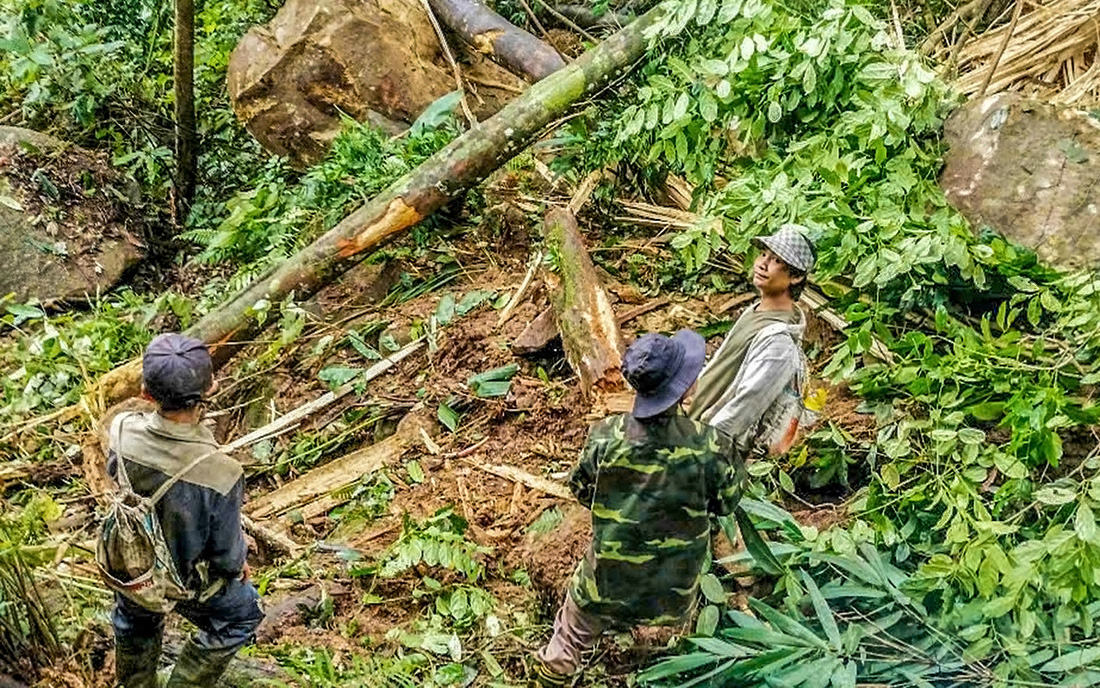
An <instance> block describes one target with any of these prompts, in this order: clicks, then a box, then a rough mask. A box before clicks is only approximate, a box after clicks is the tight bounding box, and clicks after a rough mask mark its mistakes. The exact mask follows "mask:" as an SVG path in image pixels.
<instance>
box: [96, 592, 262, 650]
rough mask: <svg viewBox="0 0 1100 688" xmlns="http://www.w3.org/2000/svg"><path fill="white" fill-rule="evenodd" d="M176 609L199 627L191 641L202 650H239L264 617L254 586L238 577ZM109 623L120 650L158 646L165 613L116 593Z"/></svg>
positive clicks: (177, 606) (162, 630)
mask: <svg viewBox="0 0 1100 688" xmlns="http://www.w3.org/2000/svg"><path fill="white" fill-rule="evenodd" d="M176 611H177V612H179V613H180V614H182V615H183V617H184V618H185V619H187V620H188V621H190V622H191V623H193V624H195V627H196V628H198V629H199V632H198V633H197V634H196V635H195V637H194V638H193V639H192V642H193V643H194V644H195V645H196V646H197V647H198V648H199V649H202V650H218V651H220V650H225V651H229V650H233V651H236V650H238V649H240V648H241V647H242V646H244V645H245V644H247V643H248V642H249V641H250V640H251V639H252V635H253V633H254V631H255V630H256V627H257V626H259V625H260V621H262V620H263V618H264V614H263V611H262V610H261V609H260V596H259V595H258V594H257V593H256V588H255V586H253V585H252V583H250V582H247V581H245V582H242V581H239V580H232V581H228V582H226V584H225V587H224V588H222V590H221V591H220V592H219V593H217V594H216V595H214V596H213V597H211V598H210V599H209V600H207V601H205V602H180V603H179V604H177V605H176ZM111 623H112V624H113V625H114V627H115V643H117V644H118V646H119V648H120V649H123V650H126V649H130V648H133V649H135V650H136V649H138V648H143V647H148V646H149V645H150V643H153V642H155V643H156V644H158V645H159V643H160V638H161V636H162V634H163V633H164V614H158V613H156V612H151V611H149V610H147V609H144V608H143V607H140V606H138V605H136V604H134V603H133V602H130V601H129V600H127V599H126V598H124V597H122V596H121V595H115V609H114V613H113V614H112V615H111Z"/></svg>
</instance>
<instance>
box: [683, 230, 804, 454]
mask: <svg viewBox="0 0 1100 688" xmlns="http://www.w3.org/2000/svg"><path fill="white" fill-rule="evenodd" d="M753 243H754V244H755V245H756V246H758V247H759V248H760V249H761V253H760V255H759V256H757V258H756V261H755V262H754V263H753V273H752V282H753V285H754V286H755V287H756V288H757V290H758V291H759V292H760V300H759V301H757V302H756V303H754V304H753V305H751V306H749V308H748V309H746V310H745V312H744V313H743V314H742V315H741V317H740V318H738V320H737V322H736V323H735V324H734V326H733V328H732V329H730V331H729V334H727V335H726V338H725V339H724V340H723V341H722V346H721V347H719V349H718V351H717V352H715V354H714V356H713V357H711V359H710V362H709V363H707V366H706V367H705V368H704V369H703V372H702V374H701V375H700V376H699V386H698V389H697V391H696V393H695V397H694V399H692V402H691V409H690V411H689V412H688V415H689V416H690V417H691V418H692V420H698V421H701V422H704V423H707V424H708V425H712V426H714V427H716V428H718V429H719V430H721V431H722V432H724V433H725V434H726V435H727V436H729V438H730V439H732V440H733V442H734V444H735V445H736V447H737V449H738V450H740V452H741V453H742V454H743V455H744V456H746V457H748V456H750V455H752V454H753V453H754V452H755V453H756V454H757V455H762V454H782V453H784V452H785V451H787V450H788V449H789V448H790V447H791V444H793V442H794V440H795V438H796V436H797V433H798V429H799V426H800V425H805V424H806V423H807V422H809V421H810V420H812V419H813V414H812V413H811V412H809V411H808V410H807V409H806V408H805V406H804V405H803V398H802V395H803V388H804V387H805V383H806V378H807V374H808V366H807V364H806V358H805V356H804V355H803V353H802V348H801V346H802V335H803V333H804V332H805V330H806V316H805V314H804V313H803V312H802V309H800V308H799V307H798V306H797V305H796V303H795V302H796V301H797V300H798V298H799V296H801V294H802V290H803V289H804V288H805V287H806V279H807V277H806V276H807V274H808V273H809V272H810V270H812V269H813V266H814V262H815V259H816V256H815V250H814V245H813V242H812V241H810V239H809V237H808V236H807V234H806V228H805V227H802V226H801V225H795V224H786V225H783V226H782V227H780V228H779V231H777V232H776V233H775V234H772V235H771V236H764V237H758V238H756V239H754V240H753Z"/></svg>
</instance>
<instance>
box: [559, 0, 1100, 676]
mask: <svg viewBox="0 0 1100 688" xmlns="http://www.w3.org/2000/svg"><path fill="white" fill-rule="evenodd" d="M658 34H659V35H657V36H655V40H657V41H658V45H663V44H662V43H661V41H665V40H667V47H661V48H658V50H656V51H655V52H654V53H653V56H652V57H651V59H650V61H649V62H648V63H647V64H646V65H645V66H644V67H643V68H642V70H641V75H640V76H639V77H638V78H637V79H635V80H634V81H633V82H632V83H631V84H630V85H629V86H628V87H626V88H625V89H624V91H623V93H622V94H621V98H620V99H618V100H616V101H613V102H612V103H610V104H608V105H607V106H605V107H603V108H602V109H600V110H599V111H597V112H596V113H595V115H596V116H595V118H594V120H592V121H594V123H591V122H592V121H590V122H589V123H587V124H585V123H581V124H578V125H577V126H578V127H583V126H587V127H588V128H589V131H588V132H587V134H586V135H588V136H591V137H593V138H595V139H596V140H597V141H598V142H599V145H598V146H595V147H588V148H586V149H585V150H584V151H583V152H581V153H579V155H580V156H581V157H582V161H583V163H584V164H586V165H589V166H595V165H601V164H607V163H609V162H611V163H620V164H622V163H629V164H633V165H647V166H650V176H651V178H654V177H657V176H658V175H656V174H654V168H659V169H663V170H665V171H667V172H675V173H679V174H682V175H684V176H685V177H687V178H688V179H689V180H691V181H692V182H694V183H696V184H698V185H699V187H698V188H699V190H700V191H699V193H698V194H697V206H698V208H699V211H700V212H701V213H702V214H703V215H704V216H705V217H706V218H708V219H706V220H704V221H702V222H700V223H699V225H698V226H697V227H696V228H694V229H693V230H690V231H687V232H683V233H681V234H680V235H678V236H677V237H676V238H675V239H674V240H673V246H674V247H676V248H677V250H678V251H679V253H680V255H681V257H682V258H683V262H684V265H685V267H686V268H687V269H688V270H691V271H697V270H702V269H705V268H706V266H707V265H708V261H709V260H710V259H711V257H712V255H714V254H715V252H717V251H719V250H723V249H729V250H733V251H738V252H740V251H744V250H746V249H747V248H748V247H749V240H750V239H751V237H752V236H755V235H756V234H760V233H765V232H768V231H770V230H774V229H775V228H776V227H777V226H778V225H779V224H781V223H783V222H788V221H797V222H800V223H802V224H805V225H807V226H809V227H810V228H811V230H812V231H813V232H814V233H815V234H816V235H817V238H818V246H819V253H820V262H819V267H818V270H817V273H816V277H817V279H818V280H819V281H822V282H824V283H825V285H826V289H827V291H828V292H829V293H830V294H831V295H832V296H834V297H835V298H836V304H838V305H839V307H841V308H842V309H843V312H844V314H845V316H846V317H847V319H848V320H849V322H851V323H852V326H851V328H850V329H849V331H848V338H847V341H846V342H844V343H843V344H842V345H841V346H840V347H839V348H838V349H837V350H836V351H835V352H833V355H832V358H831V362H830V363H829V365H828V366H827V368H826V369H825V374H826V375H827V376H830V377H832V378H833V379H835V380H837V381H844V382H847V383H848V385H849V386H850V388H851V389H852V390H853V391H854V392H856V393H858V394H859V395H861V396H863V397H864V400H865V401H864V404H863V409H864V410H866V411H868V412H869V413H873V414H874V415H873V417H869V422H871V423H874V424H875V432H874V437H873V439H872V440H856V439H854V438H852V437H851V435H849V434H847V433H845V432H844V431H843V430H842V429H841V428H839V427H831V428H826V429H825V431H823V432H819V433H817V434H816V435H815V436H814V438H813V441H812V442H811V446H810V448H809V454H808V456H807V455H806V454H805V453H804V454H802V455H801V456H795V457H794V458H793V459H791V460H789V461H788V462H787V463H776V462H763V463H760V464H757V465H755V466H754V467H753V473H754V474H756V475H757V476H758V477H761V478H764V479H765V480H766V481H767V482H768V484H772V485H775V486H777V487H779V489H780V490H787V491H790V490H794V489H795V482H796V480H797V479H798V478H799V477H800V475H799V474H800V473H807V472H812V471H814V470H821V469H822V468H823V467H827V468H828V470H829V471H831V472H830V473H829V476H839V475H846V474H847V469H846V467H847V466H848V465H856V466H860V467H865V468H866V469H870V471H871V476H870V481H869V484H867V485H866V486H865V487H864V488H863V489H862V490H860V492H859V493H858V494H857V495H856V498H855V499H854V501H853V502H852V503H851V504H850V510H851V512H852V513H853V514H854V515H855V517H856V518H855V520H854V521H853V522H852V524H851V525H850V526H849V527H848V528H846V529H836V530H835V531H831V532H828V533H824V534H821V536H820V537H816V538H815V541H814V542H813V544H812V546H811V549H813V550H814V551H815V552H818V553H821V554H822V555H825V554H828V553H834V554H841V555H851V554H853V553H854V551H855V549H854V548H855V547H856V546H857V544H859V543H868V544H873V545H875V546H877V547H880V548H882V549H883V550H884V551H887V552H889V553H890V554H891V556H892V557H893V559H894V561H895V562H896V563H897V564H898V565H899V566H901V567H903V568H905V569H906V570H907V571H908V572H909V573H908V574H907V577H906V580H905V581H904V583H903V587H904V588H905V589H906V590H907V594H909V595H912V596H913V600H915V603H916V604H918V605H920V606H921V608H922V609H925V610H927V616H926V617H925V619H926V621H927V623H928V624H929V625H930V627H931V628H934V629H935V631H936V632H937V633H948V634H950V637H952V638H954V639H955V640H956V641H958V642H962V643H963V645H964V646H965V657H966V658H967V660H968V661H982V662H984V663H985V664H986V665H988V666H989V667H991V670H990V672H988V673H987V674H986V675H985V676H984V678H983V679H982V681H980V682H985V683H998V682H1003V681H1007V680H1032V681H1039V680H1050V678H1051V677H1050V676H1048V675H1045V674H1044V675H1042V676H1040V673H1041V670H1044V667H1045V670H1048V671H1054V672H1055V673H1058V671H1056V670H1059V669H1060V670H1062V671H1067V672H1068V671H1070V670H1076V669H1078V668H1079V666H1087V665H1089V664H1091V663H1092V662H1093V661H1094V660H1095V659H1096V658H1095V657H1092V656H1091V655H1089V656H1086V657H1084V658H1083V659H1082V658H1080V657H1079V658H1078V659H1082V661H1079V662H1070V661H1068V660H1067V661H1061V662H1059V661H1052V662H1049V663H1047V664H1042V666H1040V663H1039V662H1038V660H1037V659H1036V656H1040V657H1047V660H1049V659H1050V657H1051V656H1053V655H1047V654H1040V655H1035V654H1034V653H1036V652H1040V653H1057V654H1062V655H1064V656H1067V657H1068V656H1071V655H1070V654H1066V653H1072V652H1073V651H1074V649H1075V644H1076V643H1078V642H1081V641H1083V640H1085V639H1087V638H1089V637H1090V636H1091V634H1092V631H1093V625H1094V622H1095V619H1096V612H1097V610H1096V609H1094V608H1093V607H1092V606H1091V604H1090V603H1091V600H1092V599H1093V598H1094V596H1095V595H1096V593H1097V591H1098V587H1097V586H1098V584H1100V578H1098V577H1097V575H1096V570H1097V568H1096V567H1097V566H1098V565H1100V536H1098V534H1097V533H1098V531H1097V529H1096V526H1095V522H1094V518H1093V511H1094V509H1095V508H1096V506H1097V502H1096V501H1095V497H1094V496H1093V494H1091V493H1090V490H1094V489H1095V488H1094V486H1093V485H1092V483H1090V482H1088V481H1087V480H1086V479H1085V477H1087V476H1088V475H1089V474H1091V472H1092V471H1093V470H1094V468H1095V466H1094V465H1093V461H1092V460H1089V461H1083V457H1082V456H1081V453H1082V452H1081V450H1080V449H1079V448H1076V447H1075V448H1074V456H1072V457H1067V456H1064V453H1065V452H1064V448H1063V446H1062V440H1061V439H1060V437H1062V436H1065V433H1066V432H1067V431H1069V430H1072V428H1074V427H1083V426H1086V425H1090V424H1092V423H1094V422H1095V421H1096V419H1097V417H1098V411H1097V408H1096V407H1095V406H1094V405H1093V404H1092V403H1091V400H1090V397H1091V394H1090V389H1091V388H1090V385H1092V384H1093V383H1095V382H1096V381H1097V379H1098V378H1097V376H1096V374H1094V373H1093V372H1092V371H1093V370H1094V368H1095V354H1096V345H1097V342H1098V340H1097V333H1098V332H1100V330H1098V328H1097V323H1098V321H1097V309H1096V288H1097V282H1096V280H1095V278H1094V277H1093V276H1091V275H1088V274H1069V275H1062V274H1059V273H1057V272H1054V271H1051V270H1049V269H1047V268H1044V267H1042V266H1040V265H1038V263H1037V261H1036V260H1035V257H1034V255H1032V254H1031V253H1029V252H1027V251H1024V250H1021V249H1019V248H1017V247H1014V246H1012V245H1010V244H1008V243H1007V242H1005V241H1004V240H1003V239H1000V238H998V237H996V236H994V235H992V234H980V235H977V236H976V235H975V234H974V233H972V231H971V228H970V227H969V226H968V224H967V223H966V221H965V220H964V219H963V218H962V217H961V216H959V215H958V214H957V213H956V212H955V211H954V210H953V209H952V208H950V207H949V206H948V205H947V203H946V201H945V199H944V197H943V193H942V191H941V190H940V189H939V188H938V187H937V185H936V176H937V173H938V170H939V166H940V148H939V142H938V139H937V134H938V131H939V128H940V126H941V124H942V116H943V114H944V112H945V110H946V108H947V107H949V106H950V105H951V104H952V97H951V95H950V93H949V91H948V90H946V89H945V88H944V86H943V85H942V84H941V83H940V82H939V81H938V80H937V79H936V78H935V76H934V74H933V73H932V72H931V71H929V69H928V68H927V67H925V66H924V65H922V64H921V62H920V60H919V59H918V58H916V57H915V56H914V55H913V54H911V53H909V52H906V51H904V50H899V49H897V47H896V46H893V45H892V44H891V39H890V38H889V37H888V35H887V34H886V33H885V32H884V31H883V29H882V26H881V25H880V24H879V22H877V21H876V20H875V18H874V17H873V16H872V15H871V14H870V13H869V12H868V11H867V10H866V9H864V8H863V7H861V6H859V5H858V4H855V3H846V2H842V1H835V2H831V3H829V4H828V5H827V6H822V7H821V8H819V11H817V12H802V13H795V12H790V11H786V10H784V9H782V8H781V7H779V6H776V5H772V4H768V3H763V2H759V1H758V0H744V1H743V0H724V1H723V2H712V1H709V0H701V1H698V2H697V1H696V0H686V1H684V2H678V3H674V9H673V11H672V12H671V13H670V15H669V19H668V21H667V22H666V23H665V25H664V26H662V27H660V29H659V31H658ZM672 36H678V37H679V38H678V41H677V42H673V41H672V40H671V37H672ZM709 218H714V220H711V219H709ZM914 315H915V316H916V317H915V318H914V317H913V316H914ZM876 340H879V341H881V342H882V343H883V344H885V346H886V347H887V348H888V349H889V351H890V352H891V360H890V361H889V362H884V361H876V360H873V359H870V360H869V359H867V358H866V354H868V353H869V352H870V351H871V350H872V346H873V344H874V343H875V341H876ZM872 418H873V420H872ZM1070 459H1072V460H1070ZM838 464H839V465H840V466H841V467H842V468H840V469H838V468H837V465H838ZM1082 473H1084V476H1085V477H1083V476H1082V475H1081V474H1082ZM822 482H824V481H823V480H818V481H817V484H818V485H820V484H821V483H822ZM1097 496H1100V493H1097ZM779 583H780V588H781V589H783V590H785V591H786V592H787V593H789V594H793V592H794V591H803V590H804V587H803V584H802V578H801V577H800V576H799V575H798V574H797V573H794V572H791V573H789V574H787V575H785V576H784V577H782V578H781V579H780V581H779ZM799 594H802V593H801V592H800V593H799ZM733 621H736V619H734V620H733ZM735 635H736V634H735ZM1040 648H1041V649H1040ZM1029 657H1030V658H1031V661H1028V658H1029ZM1044 661H1046V660H1044ZM845 670H846V669H845ZM863 670H864V667H863V666H861V668H860V671H861V672H863ZM838 676H847V674H842V675H841V674H838ZM817 678H819V675H816V674H815V675H814V676H813V677H803V679H802V680H806V681H808V682H807V683H806V684H805V685H816V684H814V683H813V680H816V679H817ZM858 678H859V680H860V681H863V680H883V678H882V676H880V675H879V674H876V673H874V672H871V673H868V674H864V673H860V674H859V677H858ZM855 680H856V677H855V676H852V677H850V680H849V679H848V678H843V681H842V682H841V683H839V684H834V685H852V684H854V683H853V682H854V681H855ZM896 680H908V679H902V678H900V677H898V678H896ZM718 683H721V682H720V681H719V682H718ZM796 683H797V682H796ZM746 685H757V683H753V682H752V681H751V680H750V681H749V683H746Z"/></svg>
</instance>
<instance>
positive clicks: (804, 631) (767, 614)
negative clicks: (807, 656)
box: [749, 599, 828, 649]
mask: <svg viewBox="0 0 1100 688" xmlns="http://www.w3.org/2000/svg"><path fill="white" fill-rule="evenodd" d="M749 606H750V607H751V608H752V610H753V611H754V612H756V613H757V614H759V615H760V616H762V617H764V618H765V619H766V620H767V621H768V623H770V624H771V625H772V627H773V628H776V629H778V630H779V631H782V632H783V633H785V634H787V635H789V636H792V637H795V638H799V639H801V640H803V641H805V642H807V643H809V644H810V645H811V646H813V647H819V648H822V649H824V648H826V647H828V646H827V645H826V644H825V641H824V640H822V639H821V638H819V637H818V636H817V634H816V633H814V632H813V631H811V630H810V629H809V628H807V627H806V626H804V625H803V624H801V623H799V622H798V621H796V620H794V619H792V618H791V617H789V616H787V615H786V614H784V613H782V612H780V611H779V610H777V609H775V608H773V607H769V606H768V605H766V604H764V603H763V602H761V601H760V600H755V599H749Z"/></svg>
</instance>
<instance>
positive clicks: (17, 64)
mask: <svg viewBox="0 0 1100 688" xmlns="http://www.w3.org/2000/svg"><path fill="white" fill-rule="evenodd" d="M273 11H274V8H273V7H272V6H270V5H269V4H268V3H267V2H265V1H264V0H244V1H242V2H236V1H227V0H219V1H216V2H215V1H211V2H203V3H199V8H198V10H197V16H196V21H195V24H196V49H195V81H196V84H195V86H196V88H195V97H196V112H197V113H198V125H199V131H198V135H199V148H200V150H201V151H202V157H201V161H200V163H201V167H200V183H201V184H204V186H203V187H202V189H201V193H202V194H203V195H205V196H207V197H208V198H211V199H217V198H219V196H220V191H219V190H220V189H225V188H233V187H235V186H237V185H240V184H242V183H244V182H245V181H246V180H247V179H249V178H250V177H251V176H252V174H253V171H254V170H255V169H256V167H257V165H258V164H260V163H261V162H262V159H263V156H261V155H260V154H259V147H258V146H257V145H256V144H255V142H254V141H253V140H252V139H251V137H249V136H248V135H247V133H246V132H245V131H244V130H243V128H242V127H240V126H239V125H238V124H237V123H236V121H235V119H234V117H233V113H232V111H231V110H230V108H229V102H228V96H227V95H226V91H225V73H226V65H227V64H228V62H229V53H230V51H232V49H233V47H234V46H235V45H236V42H237V40H238V39H239V38H240V36H241V34H243V33H244V31H245V30H246V29H247V28H248V27H249V26H250V25H252V24H253V23H256V22H258V21H263V20H264V19H265V18H267V17H268V16H270V14H271V13H272V12H273ZM171 41H172V4H171V3H162V2H155V1H153V0H115V1H112V2H109V3H102V2H94V1H92V0H2V1H0V118H3V120H4V123H5V124H17V125H19V126H25V127H29V128H32V129H37V130H39V131H44V132H47V133H52V134H55V135H57V136H59V137H60V138H62V139H64V140H67V141H72V142H73V143H77V144H81V145H85V146H87V147H89V148H95V149H103V148H106V149H108V150H109V151H110V153H111V154H112V157H113V159H114V162H115V163H116V164H117V165H120V166H121V167H123V168H125V169H127V170H129V171H130V172H132V173H133V175H134V177H135V178H136V179H137V180H138V181H139V182H141V184H142V187H143V189H144V191H145V193H146V196H147V199H148V200H150V201H163V200H164V199H165V198H166V197H167V193H168V191H169V187H170V180H171V177H172V132H173V124H172V122H173V120H172V103H173V93H172V55H171Z"/></svg>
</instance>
